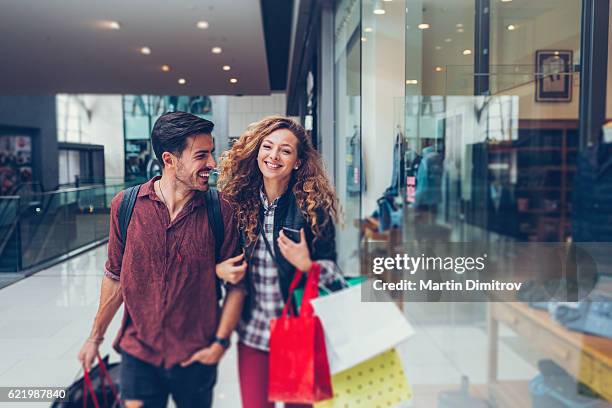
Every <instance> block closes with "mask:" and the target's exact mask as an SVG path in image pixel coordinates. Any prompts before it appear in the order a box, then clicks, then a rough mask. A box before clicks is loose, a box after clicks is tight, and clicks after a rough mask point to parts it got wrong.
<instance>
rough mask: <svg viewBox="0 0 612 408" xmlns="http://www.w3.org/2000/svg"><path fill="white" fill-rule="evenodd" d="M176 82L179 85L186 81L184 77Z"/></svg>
mask: <svg viewBox="0 0 612 408" xmlns="http://www.w3.org/2000/svg"><path fill="white" fill-rule="evenodd" d="M178 83H179V84H181V85H185V84H186V83H187V81H186V80H185V78H179V80H178Z"/></svg>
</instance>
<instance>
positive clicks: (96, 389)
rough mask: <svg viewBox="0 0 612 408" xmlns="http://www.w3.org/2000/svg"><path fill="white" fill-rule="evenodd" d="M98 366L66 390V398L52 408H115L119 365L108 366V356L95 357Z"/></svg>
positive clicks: (117, 395)
mask: <svg viewBox="0 0 612 408" xmlns="http://www.w3.org/2000/svg"><path fill="white" fill-rule="evenodd" d="M97 359H98V364H97V365H96V366H94V367H93V368H92V369H91V370H90V371H89V372H85V373H84V374H83V377H81V378H79V379H78V380H76V381H75V382H73V383H72V385H70V387H68V388H67V389H66V398H61V399H58V400H57V401H55V402H54V403H53V404H52V405H51V407H52V408H84V407H86V408H115V407H120V406H121V400H120V398H119V370H120V368H119V363H114V364H109V363H108V356H105V357H104V358H102V357H100V355H99V354H98V356H97Z"/></svg>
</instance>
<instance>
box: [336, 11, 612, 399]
mask: <svg viewBox="0 0 612 408" xmlns="http://www.w3.org/2000/svg"><path fill="white" fill-rule="evenodd" d="M355 3H357V2H351V1H348V0H347V1H338V2H336V73H335V75H336V120H337V123H336V152H337V153H336V180H338V183H337V184H338V190H339V195H340V196H341V197H342V200H343V205H344V206H346V207H348V208H351V209H352V208H356V203H357V202H359V203H360V204H359V210H358V211H356V210H351V211H348V214H347V217H346V219H347V224H350V226H354V225H359V226H360V237H361V238H360V242H359V254H360V255H361V260H362V262H363V261H364V260H365V259H368V257H370V256H372V251H379V252H378V253H381V254H387V255H388V254H396V253H398V252H401V251H402V249H404V248H406V247H407V245H414V246H416V247H419V245H420V246H421V247H427V248H441V247H440V246H439V244H441V243H450V242H452V243H473V244H479V245H480V244H482V245H487V248H489V249H491V253H489V256H490V258H491V259H492V261H491V262H493V263H494V264H495V265H501V266H504V265H505V266H507V265H508V264H510V263H509V261H507V260H508V259H511V258H513V257H514V258H516V257H517V252H516V251H517V248H519V247H520V245H541V246H542V248H544V247H545V246H544V245H552V244H556V245H557V248H559V249H560V251H561V252H560V253H561V254H562V256H563V257H565V259H566V260H568V259H574V258H572V257H576V256H578V255H576V253H578V252H579V249H580V248H581V246H580V245H581V244H580V243H581V242H595V243H598V244H601V245H599V246H597V248H598V249H599V250H600V251H599V253H597V251H594V252H590V253H589V255H590V256H592V258H593V262H594V264H596V273H595V274H594V275H589V273H590V272H589V271H588V270H587V269H588V268H585V267H584V264H582V265H581V266H579V267H577V268H576V271H577V272H576V271H573V270H571V264H568V265H570V266H566V267H564V268H562V269H563V273H565V274H566V275H564V276H565V280H564V281H563V285H566V286H564V288H565V290H566V292H565V293H566V296H567V293H569V292H571V288H572V286H571V285H577V286H578V287H579V288H582V286H581V285H583V283H584V282H585V278H588V279H590V284H592V285H594V289H593V286H590V287H589V291H590V292H589V293H590V295H589V296H590V298H589V299H585V298H582V297H580V298H578V299H574V300H580V302H573V303H570V304H566V303H559V302H555V301H550V302H549V301H546V302H539V301H536V300H535V298H534V296H533V295H534V292H530V289H527V290H525V291H523V292H521V293H519V295H517V296H516V298H513V299H512V300H513V301H512V302H493V301H484V302H463V303H461V302H436V301H429V302H414V301H413V300H412V299H409V301H408V302H405V303H403V308H404V312H405V314H406V315H407V316H408V318H409V320H410V321H411V322H412V323H413V324H414V325H415V330H416V334H415V336H413V338H411V339H410V340H409V341H408V342H407V344H406V345H405V347H400V349H401V354H402V360H403V361H404V363H405V367H406V370H407V375H408V378H409V382H410V383H411V385H412V386H413V391H414V398H413V405H414V406H438V405H445V406H447V405H448V406H470V407H471V406H485V405H484V404H486V403H488V404H495V406H531V405H532V404H533V405H534V406H535V405H538V404H539V403H540V402H541V401H543V400H545V399H546V398H557V397H554V396H553V391H552V388H551V387H550V385H551V384H552V383H553V382H554V381H556V380H555V379H554V378H552V377H553V374H552V373H554V375H555V376H557V377H556V378H557V380H559V381H562V382H563V386H561V387H559V388H558V389H557V391H559V392H560V393H562V394H563V395H564V397H566V398H568V399H569V400H572V401H582V402H585V401H587V402H589V403H593V401H596V400H598V399H601V400H606V401H610V400H612V394H611V393H610V391H609V390H610V388H609V387H608V386H607V385H605V384H607V382H606V381H607V380H606V378H609V377H610V376H611V375H612V365H611V364H610V362H609V358H608V357H606V356H609V355H610V350H612V331H610V330H609V327H612V324H611V323H610V322H612V321H611V320H610V318H609V316H608V315H606V314H605V313H602V312H600V311H599V310H600V308H603V309H605V310H608V309H607V308H609V307H610V304H611V303H612V289H611V288H612V285H611V284H610V282H611V281H610V276H611V275H612V273H610V272H609V271H610V265H611V264H612V260H611V259H608V258H609V256H607V255H605V254H604V253H609V252H610V251H609V250H608V249H606V248H607V247H606V244H607V242H609V241H610V237H612V233H609V230H611V228H610V227H609V225H610V207H609V205H608V204H605V203H606V202H608V203H609V198H610V196H609V194H608V193H607V192H609V189H610V187H609V186H608V183H609V182H608V179H609V178H610V176H608V173H609V171H608V170H606V169H607V168H608V167H610V168H612V166H608V165H607V164H606V163H609V157H610V153H611V152H612V149H611V148H610V146H612V136H611V135H612V125H609V126H606V128H604V131H603V132H602V138H601V143H599V144H598V145H597V146H590V148H589V149H581V147H580V146H581V144H580V134H579V122H580V119H581V118H580V116H579V105H580V96H581V95H580V94H581V91H582V90H581V89H580V83H581V78H580V55H581V49H580V47H581V36H582V35H583V32H582V30H583V29H584V28H583V27H581V14H582V9H581V6H582V2H580V1H576V0H558V1H557V0H542V1H537V2H533V1H526V0H476V1H474V0H454V1H446V0H404V1H397V0H393V1H374V0H362V1H360V2H358V7H360V11H361V15H360V17H359V20H358V21H353V20H351V19H350V18H348V17H347V10H350V9H351V7H352V5H353V4H355ZM348 21H351V22H352V26H351V27H357V26H359V25H360V30H359V31H360V34H359V35H360V37H357V35H356V33H354V32H353V31H350V30H349V31H346V32H344V33H343V34H342V35H339V33H341V32H342V31H341V29H339V27H340V28H342V27H346V26H347V25H348V23H347V22H348ZM610 38H612V32H611V37H610ZM339 39H341V40H339ZM357 39H358V40H359V45H360V54H359V55H360V59H361V61H360V65H359V66H358V64H357V63H355V64H354V65H353V66H354V67H355V68H351V64H350V61H351V58H350V55H351V52H352V51H351V50H352V49H353V48H352V44H355V43H357V41H356V40H357ZM609 49H610V51H612V48H609ZM356 54H357V51H356V50H355V55H356ZM609 57H610V53H609ZM354 70H358V74H357V73H355V72H354ZM583 72H584V71H583ZM350 78H359V80H360V85H361V86H360V89H359V93H358V94H359V96H360V101H359V103H360V109H359V112H354V111H353V108H352V106H351V104H350V100H351V93H350V92H349V91H347V89H348V85H347V84H349V83H350ZM611 82H612V81H610V80H608V90H610V89H612V85H611ZM611 93H612V91H608V95H610V94H611ZM356 100H357V99H356V98H355V101H356ZM611 106H612V102H609V103H608V104H607V111H608V112H612V108H611ZM608 117H612V115H611V114H608ZM351 126H353V127H354V128H355V129H358V130H359V132H360V146H361V148H360V151H359V155H360V156H361V160H360V162H361V165H360V167H359V171H358V173H359V177H360V179H361V180H360V190H359V192H358V193H356V195H358V198H357V197H354V198H353V197H351V196H350V195H349V194H347V192H348V191H349V189H348V187H349V183H348V181H350V174H349V173H350V172H349V171H347V169H349V168H350V164H352V163H353V162H352V161H351V160H347V158H348V157H349V156H347V147H348V146H350V143H349V142H348V141H347V138H348V137H349V136H350V128H351ZM351 203H355V204H354V205H353V207H351ZM357 217H358V220H356V218H357ZM345 247H346V243H345V242H342V243H341V245H340V251H339V257H340V258H342V257H345V258H347V257H349V256H350V255H349V254H352V253H354V252H352V251H354V250H353V247H350V249H347V248H345ZM347 250H349V252H343V251H347ZM532 261H533V262H534V263H536V264H538V263H541V262H542V261H541V259H539V258H538V257H535V258H534V259H533V260H532ZM572 271H573V272H572ZM523 272H524V271H523V270H521V268H520V267H517V268H516V270H512V273H515V274H518V275H520V274H521V273H523ZM574 272H576V274H575V275H571V274H572V273H574ZM587 275H588V276H587ZM568 277H569V278H568ZM547 279H548V278H547V277H546V276H540V275H537V274H533V275H529V276H526V277H525V282H527V287H528V288H541V287H542V286H539V285H540V283H542V282H548V283H550V281H549V280H547ZM572 279H573V280H572ZM580 293H584V292H580ZM536 297H537V296H536ZM565 299H567V298H565ZM404 300H406V298H404ZM597 302H599V303H597ZM593 305H599V306H593ZM568 308H569V309H568ZM603 309H602V310H603ZM568 310H571V311H568ZM606 316H607V317H606ZM595 321H597V322H598V323H597V324H595V323H594V322H595ZM596 325H599V326H597V328H596V327H595V326H596ZM600 368H601V369H600ZM462 384H463V385H465V387H463V389H462V388H461V385H462ZM460 389H462V391H458V390H460Z"/></svg>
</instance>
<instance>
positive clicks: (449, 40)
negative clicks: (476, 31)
mask: <svg viewBox="0 0 612 408" xmlns="http://www.w3.org/2000/svg"><path fill="white" fill-rule="evenodd" d="M451 41H453V39H452V38H445V39H444V42H445V43H449V42H451Z"/></svg>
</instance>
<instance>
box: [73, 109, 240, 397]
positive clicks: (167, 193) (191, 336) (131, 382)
mask: <svg viewBox="0 0 612 408" xmlns="http://www.w3.org/2000/svg"><path fill="white" fill-rule="evenodd" d="M213 126H214V125H213V123H212V122H210V121H208V120H205V119H201V118H198V117H197V116H194V115H192V114H189V113H185V112H174V113H167V114H164V115H162V116H161V117H160V118H159V119H158V120H157V122H156V123H155V126H154V127H153V131H152V133H151V143H152V145H153V149H154V151H155V155H156V156H157V158H158V160H159V161H160V163H162V167H163V170H162V176H161V177H154V178H153V179H151V180H149V181H148V182H146V183H145V184H142V185H141V186H140V188H139V190H138V195H137V198H136V202H135V205H134V209H133V214H132V217H131V222H130V224H129V228H128V230H127V236H126V239H125V241H123V240H122V238H121V236H122V234H121V231H120V228H121V226H120V222H119V216H118V215H119V214H118V213H119V211H120V210H119V207H120V205H121V203H122V199H123V195H124V193H119V194H118V195H117V196H115V198H114V199H113V201H112V204H111V228H110V236H109V241H108V260H107V262H106V266H105V276H104V278H103V282H102V289H101V295H100V305H99V309H98V313H97V315H96V318H95V320H94V325H93V329H92V331H91V334H90V336H89V338H88V339H87V340H86V342H85V344H84V345H83V347H82V349H81V351H80V353H79V360H80V361H81V362H82V364H83V367H84V369H85V370H89V369H90V368H91V365H92V361H93V359H94V358H95V356H96V354H97V353H98V349H99V346H100V343H101V342H102V340H103V339H104V337H103V336H104V333H105V331H106V329H107V327H108V325H109V323H110V322H111V320H112V318H113V316H114V315H115V313H116V312H117V310H118V309H119V306H120V305H121V303H122V302H123V303H125V312H124V317H123V323H122V326H121V329H120V331H119V334H118V336H117V338H116V340H115V343H114V346H115V348H116V349H117V351H118V352H120V353H121V356H122V361H121V380H120V382H121V398H122V399H123V400H124V401H125V406H126V407H128V408H129V407H140V406H146V407H165V406H166V404H167V400H168V395H169V394H171V395H172V397H173V399H174V401H175V403H176V405H177V406H178V407H196V406H197V407H210V406H211V404H212V396H213V387H214V385H215V383H216V379H217V363H218V362H219V360H220V359H221V357H222V356H223V354H224V352H225V350H226V348H227V347H228V346H229V337H230V334H231V333H232V331H233V330H234V327H235V326H236V323H237V322H238V319H239V316H240V310H241V309H242V305H243V301H244V292H243V290H242V288H241V287H239V286H235V285H232V284H227V285H226V291H227V295H226V297H225V303H224V305H223V310H222V312H221V311H220V310H219V302H218V293H217V287H216V286H217V282H216V275H215V263H216V262H215V236H214V234H213V231H212V230H211V227H210V220H209V219H208V211H207V205H206V204H207V201H206V198H205V196H204V194H205V193H206V192H207V191H208V189H209V187H208V177H209V174H210V172H211V170H212V169H213V168H214V167H215V166H216V162H215V159H214V157H213V151H214V143H213V138H212V134H211V132H212V130H213ZM220 202H221V209H220V211H221V216H222V219H223V225H224V235H223V236H224V240H223V243H222V245H221V247H220V259H222V260H225V259H228V258H229V257H231V256H233V255H236V254H235V251H236V248H237V245H238V233H237V230H236V228H235V225H236V224H235V222H234V220H233V217H232V211H231V209H230V207H229V206H228V204H227V202H226V201H224V200H223V198H221V200H220Z"/></svg>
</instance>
